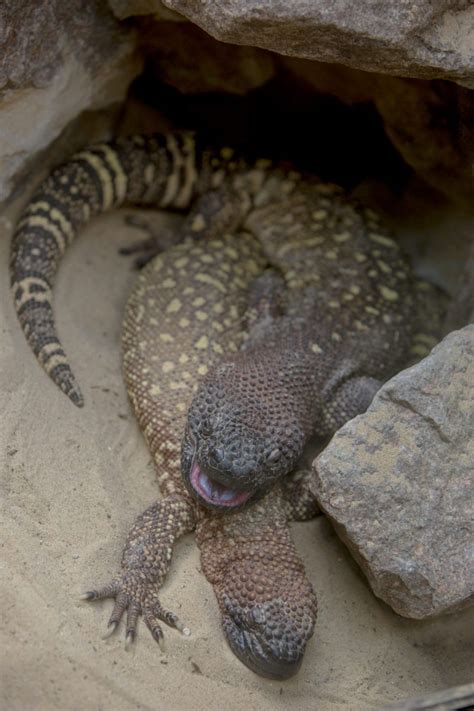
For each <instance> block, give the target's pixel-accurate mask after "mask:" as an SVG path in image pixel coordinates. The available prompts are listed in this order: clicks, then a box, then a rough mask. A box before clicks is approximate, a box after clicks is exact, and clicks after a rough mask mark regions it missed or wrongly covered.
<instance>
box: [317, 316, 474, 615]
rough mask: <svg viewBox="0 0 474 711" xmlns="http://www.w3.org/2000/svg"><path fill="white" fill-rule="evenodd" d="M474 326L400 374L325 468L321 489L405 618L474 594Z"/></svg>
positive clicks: (376, 587)
mask: <svg viewBox="0 0 474 711" xmlns="http://www.w3.org/2000/svg"><path fill="white" fill-rule="evenodd" d="M473 384H474V326H466V327H465V328H464V329H462V330H460V331H455V332H453V333H451V334H449V335H448V336H447V337H446V338H445V339H444V340H443V341H442V342H441V343H440V344H439V345H438V346H437V347H436V348H435V349H434V350H433V351H432V352H431V354H430V355H429V356H428V357H427V358H425V359H424V360H423V361H421V362H420V363H418V364H417V365H415V366H413V367H412V368H409V369H408V370H405V371H403V372H402V373H399V374H398V375H397V376H396V377H394V378H393V379H392V380H390V381H389V382H388V383H387V384H386V385H385V386H384V387H383V388H382V389H381V390H380V392H379V393H378V395H377V396H376V397H375V399H374V401H373V403H372V405H371V407H370V408H369V410H368V411H367V412H366V413H365V414H364V415H361V416H359V417H357V418H355V419H354V420H352V421H351V422H349V423H347V425H345V426H344V427H343V428H342V429H341V430H339V432H338V433H337V434H336V435H335V436H334V438H333V439H332V440H331V442H330V444H329V446H328V447H327V448H326V449H325V451H324V452H323V453H322V454H321V455H320V456H319V457H318V458H317V460H316V462H315V478H314V492H315V494H316V496H317V497H318V501H319V503H320V505H321V507H322V509H323V510H324V511H325V512H326V513H327V515H328V516H329V517H330V519H331V520H332V522H333V523H334V525H335V528H336V531H337V532H338V534H339V536H340V538H341V539H342V540H343V541H344V542H345V543H346V544H347V546H348V547H349V549H350V551H351V552H352V554H353V555H354V557H355V559H356V560H357V562H358V563H359V565H360V566H361V568H362V570H363V571H364V573H365V574H366V576H367V578H368V580H369V583H370V585H371V587H372V589H373V591H374V593H375V594H376V595H377V596H378V597H380V598H382V600H384V601H385V602H387V603H388V604H389V605H391V607H392V608H393V609H394V610H395V612H397V613H399V614H400V615H403V616H405V617H412V618H417V619H421V618H425V617H431V616H433V615H437V614H440V613H443V612H452V611H454V610H456V609H459V608H461V607H463V606H464V605H466V604H467V603H468V602H469V601H471V600H472V599H473V597H474V528H473V512H474V503H473V502H474V496H473V493H474V488H473V487H474V438H473V432H474V387H473Z"/></svg>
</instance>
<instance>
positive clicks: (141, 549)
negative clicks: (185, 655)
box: [82, 494, 196, 643]
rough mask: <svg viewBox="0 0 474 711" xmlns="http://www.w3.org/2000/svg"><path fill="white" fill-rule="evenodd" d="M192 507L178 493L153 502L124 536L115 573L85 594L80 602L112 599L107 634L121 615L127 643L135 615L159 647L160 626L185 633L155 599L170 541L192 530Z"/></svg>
mask: <svg viewBox="0 0 474 711" xmlns="http://www.w3.org/2000/svg"><path fill="white" fill-rule="evenodd" d="M195 518H196V506H195V504H194V503H193V502H192V501H191V500H190V499H189V498H188V497H187V496H184V495H180V494H171V495H170V496H167V497H165V498H164V499H162V500H161V501H157V502H156V503H155V504H153V505H152V506H150V507H149V508H147V509H146V511H144V512H143V513H142V514H141V516H139V517H138V518H137V520H136V521H135V524H134V525H133V527H132V529H131V531H130V533H129V534H128V538H127V541H126V543H125V548H124V551H123V554H122V565H121V570H120V572H119V574H118V575H117V576H116V577H115V578H114V579H113V580H112V582H110V583H109V584H108V585H105V586H104V587H102V588H99V589H97V590H91V591H89V592H86V593H85V594H84V595H83V596H82V599H85V600H101V599H103V598H109V597H110V598H114V599H115V606H114V609H113V611H112V614H111V616H110V619H109V623H108V627H109V632H108V634H107V635H106V636H108V635H109V634H112V633H113V632H114V631H115V630H116V628H117V627H118V624H119V622H120V620H121V619H122V617H123V615H124V613H125V611H126V612H127V622H126V641H127V642H128V643H131V642H133V640H134V639H135V635H136V628H137V621H138V617H139V615H143V619H144V620H145V623H146V625H147V627H148V629H149V630H150V632H151V634H152V635H153V638H154V639H155V640H156V641H157V642H158V643H161V640H162V639H163V632H162V630H161V626H160V622H165V623H166V624H167V625H169V626H170V627H176V628H177V629H178V630H180V631H181V632H183V633H184V634H189V631H188V630H187V628H186V627H184V626H183V625H182V623H181V622H180V621H179V619H178V617H177V616H176V615H175V614H174V613H173V612H170V611H169V610H166V609H165V608H164V607H163V606H162V604H161V602H160V599H159V594H158V593H159V589H160V587H161V585H162V584H163V581H164V579H165V577H166V574H167V572H168V569H169V566H170V562H171V556H172V553H173V546H174V544H175V542H176V540H177V539H178V538H179V537H180V536H181V535H183V534H184V533H187V532H189V531H191V530H192V529H193V528H194V526H195Z"/></svg>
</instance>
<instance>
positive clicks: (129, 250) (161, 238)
mask: <svg viewBox="0 0 474 711" xmlns="http://www.w3.org/2000/svg"><path fill="white" fill-rule="evenodd" d="M125 224H126V225H128V226H129V227H136V228H138V229H140V230H143V231H144V232H146V233H147V234H148V237H146V238H145V239H141V240H139V241H138V242H135V243H134V244H131V245H128V246H126V247H121V248H120V249H119V254H121V255H123V256H125V257H130V256H132V255H137V256H136V257H135V259H134V262H133V264H134V266H135V269H143V267H145V266H146V265H147V264H148V262H151V260H152V259H153V258H154V257H156V255H157V254H160V253H161V252H163V250H164V249H166V248H167V246H168V243H169V242H170V235H169V233H168V232H166V233H165V234H163V235H159V234H155V233H154V232H153V230H152V228H151V227H150V225H149V224H148V222H147V221H146V220H144V219H142V218H141V217H140V216H139V215H127V216H126V217H125Z"/></svg>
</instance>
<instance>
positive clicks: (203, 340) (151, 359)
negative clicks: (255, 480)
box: [122, 233, 266, 495]
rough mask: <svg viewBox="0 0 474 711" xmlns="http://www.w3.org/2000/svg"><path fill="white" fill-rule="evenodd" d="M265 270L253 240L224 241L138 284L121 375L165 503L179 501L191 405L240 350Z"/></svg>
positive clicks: (171, 259)
mask: <svg viewBox="0 0 474 711" xmlns="http://www.w3.org/2000/svg"><path fill="white" fill-rule="evenodd" d="M265 263H266V260H265V257H264V255H263V252H262V250H261V248H260V246H259V244H258V242H257V241H256V240H255V239H254V238H253V237H252V236H251V235H250V234H248V233H241V234H240V235H239V236H238V238H236V237H235V236H233V235H232V236H231V235H223V236H222V237H221V238H220V239H214V240H212V241H210V242H208V243H193V242H189V241H187V242H185V243H184V244H181V245H178V246H176V247H174V248H172V249H170V250H168V251H167V252H166V253H164V254H162V255H159V256H157V257H155V258H154V260H153V261H152V262H151V263H150V264H149V265H148V266H147V267H146V268H145V269H144V270H143V271H142V272H141V273H140V275H139V277H138V279H137V282H136V286H135V288H134V290H133V292H132V295H131V296H130V299H129V302H128V305H127V309H126V315H125V319H124V325H123V338H122V349H123V371H124V377H125V382H126V384H127V389H128V392H129V394H130V398H131V401H132V404H133V408H134V410H135V413H136V415H137V418H138V421H139V424H140V427H141V429H142V431H143V432H144V434H145V437H146V440H147V443H148V446H149V448H150V451H151V453H152V455H153V458H154V460H155V463H156V468H157V473H158V479H159V484H160V489H161V491H162V492H163V493H164V494H165V495H169V494H173V493H176V492H177V491H179V492H180V493H183V484H182V481H181V439H182V436H183V432H184V426H185V422H186V415H187V411H188V408H189V404H190V402H191V399H192V397H193V395H194V393H195V392H196V390H197V387H198V383H199V381H200V380H201V379H202V377H203V376H204V375H206V373H207V371H208V369H209V368H210V367H211V366H212V365H213V364H214V363H216V362H217V361H218V360H219V359H220V358H221V357H222V354H223V353H224V352H230V351H232V350H236V351H237V350H239V349H240V347H241V345H242V341H243V331H242V320H243V317H244V315H245V312H246V309H247V299H246V294H247V289H248V288H249V286H250V284H251V283H252V281H253V280H254V279H255V278H256V277H257V275H258V274H259V273H260V272H261V271H262V269H263V268H264V266H265ZM170 283H173V284H176V288H168V285H169V284H170ZM200 314H205V315H206V318H205V319H204V320H203V319H202V318H201V316H200Z"/></svg>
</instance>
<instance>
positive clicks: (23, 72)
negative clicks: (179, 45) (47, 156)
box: [0, 0, 141, 200]
mask: <svg viewBox="0 0 474 711" xmlns="http://www.w3.org/2000/svg"><path fill="white" fill-rule="evenodd" d="M140 68H141V60H140V59H139V58H138V56H137V55H136V54H135V39H134V36H133V34H132V33H131V32H130V31H129V30H126V29H123V28H122V27H120V25H119V23H118V22H117V20H116V19H115V18H114V16H113V15H112V13H111V11H110V10H109V9H108V8H107V6H106V5H105V3H103V2H101V0H91V1H90V2H83V1H82V0H71V2H68V3H64V2H62V0H38V1H37V2H33V3H32V2H28V0H19V1H16V2H7V3H3V4H1V5H0V200H2V199H4V198H6V197H7V196H8V194H9V192H10V190H11V187H12V178H13V177H14V176H15V175H16V174H17V173H18V172H19V171H20V170H21V169H23V168H25V165H26V164H27V162H28V161H29V160H30V158H31V157H32V156H33V155H34V154H36V153H38V151H40V150H41V149H42V148H45V147H46V146H47V145H48V144H49V143H50V142H51V141H52V140H53V139H54V138H56V137H57V136H58V135H59V133H60V132H61V130H62V129H63V128H64V127H65V126H66V125H67V124H68V123H69V122H70V121H71V119H73V118H75V117H76V116H77V115H78V114H79V113H80V112H81V111H84V110H85V109H94V110H95V109H100V108H102V107H104V106H107V105H109V104H112V103H114V102H117V101H120V100H122V99H123V97H124V95H125V92H126V90H127V88H128V85H129V83H130V81H131V80H132V79H133V77H134V76H135V75H136V74H137V73H138V72H139V70H140Z"/></svg>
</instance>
